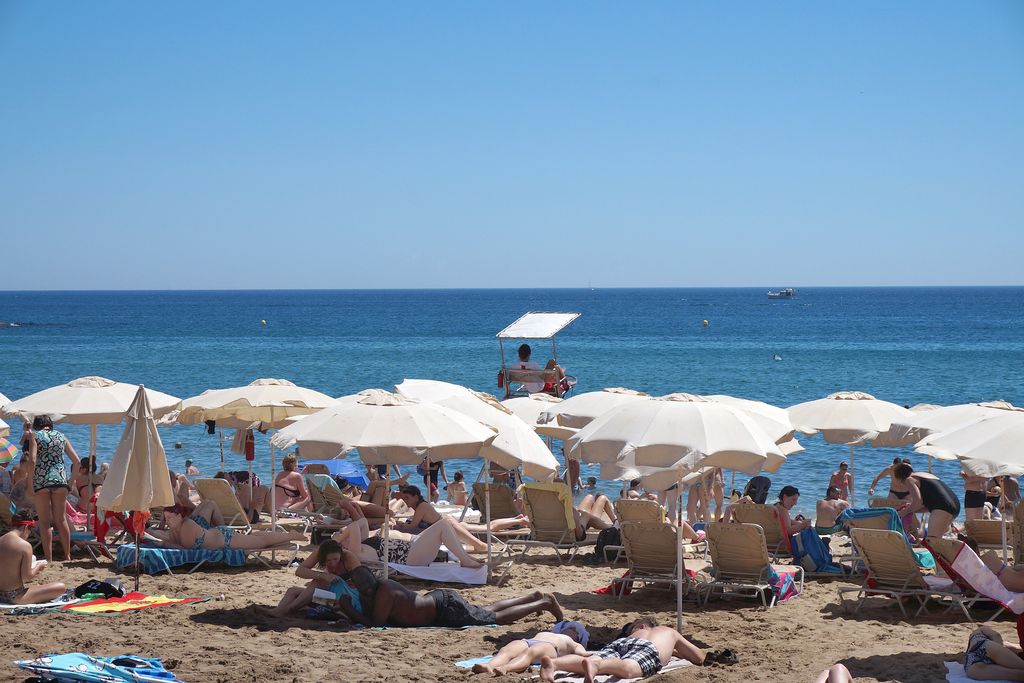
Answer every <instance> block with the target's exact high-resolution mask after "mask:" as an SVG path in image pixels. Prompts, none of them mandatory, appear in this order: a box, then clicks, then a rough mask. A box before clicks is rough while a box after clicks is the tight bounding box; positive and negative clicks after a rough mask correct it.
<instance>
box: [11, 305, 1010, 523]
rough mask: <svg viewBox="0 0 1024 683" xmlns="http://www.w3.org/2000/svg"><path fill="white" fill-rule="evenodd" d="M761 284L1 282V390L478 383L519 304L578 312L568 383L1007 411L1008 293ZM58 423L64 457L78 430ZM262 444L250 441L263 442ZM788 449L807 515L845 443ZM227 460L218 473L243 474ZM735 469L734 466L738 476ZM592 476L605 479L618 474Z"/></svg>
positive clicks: (183, 451) (862, 454)
mask: <svg viewBox="0 0 1024 683" xmlns="http://www.w3.org/2000/svg"><path fill="white" fill-rule="evenodd" d="M765 291H766V290H765V289H598V290H590V289H554V290H545V289H521V290H490V289H488V290H408V291H396V290H376V291H371V290H363V291H349V290H344V291H238V292H224V291H217V292H204V291H189V292H164V291H161V292H6V293H2V294H0V321H5V322H16V323H18V326H17V327H6V326H0V393H3V394H6V395H7V396H8V397H9V398H11V399H17V398H20V397H22V396H25V395H27V394H30V393H32V392H35V391H38V390H40V389H44V388H46V387H49V386H52V385H54V384H57V383H61V382H65V381H68V380H70V379H73V378H75V377H80V376H83V375H102V376H105V377H109V378H111V379H116V380H119V381H125V382H134V383H143V384H145V385H147V386H149V387H152V388H154V389H158V390H160V391H164V392H167V393H170V394H173V395H175V396H180V397H183V398H184V397H188V396H193V395H195V394H198V393H200V392H201V391H203V390H205V389H209V388H218V387H226V386H236V385H240V384H246V383H248V382H250V381H252V380H253V379H255V378H257V377H279V378H286V379H289V380H291V381H293V382H295V383H296V384H300V385H304V386H308V387H311V388H314V389H317V390H319V391H323V392H325V393H327V394H330V395H332V396H341V395H344V394H350V393H353V392H355V391H358V390H361V389H364V388H368V387H384V388H391V386H392V385H394V384H395V383H398V382H401V381H402V379H403V378H406V377H410V378H411V377H418V378H432V379H440V380H445V381H451V382H457V383H460V384H465V385H468V386H472V387H474V388H476V389H480V390H483V391H490V392H492V393H494V392H497V391H498V389H497V387H496V386H495V376H496V372H497V368H498V366H499V345H498V341H497V339H496V338H495V334H496V333H497V332H498V330H500V329H502V328H503V327H504V326H505V325H507V324H508V323H510V322H511V321H513V320H514V319H515V318H517V317H518V316H519V315H521V314H522V313H524V312H526V311H531V310H543V311H578V312H581V313H582V316H581V317H580V318H579V320H577V321H576V323H574V324H573V325H572V326H570V327H569V328H568V329H566V330H565V331H563V333H562V334H560V335H559V336H558V338H557V355H558V359H559V361H560V362H561V363H562V365H563V366H565V367H566V368H567V370H568V371H569V372H570V373H572V374H574V375H576V376H577V377H578V378H579V387H578V390H579V391H588V390H595V389H600V388H602V387H612V386H625V387H631V388H634V389H640V390H643V391H647V392H649V393H651V394H663V393H668V392H671V391H686V392H691V393H721V394H732V395H735V396H742V397H746V398H752V399H757V400H762V401H767V402H769V403H773V404H775V405H779V406H789V405H792V404H794V403H798V402H801V401H806V400H810V399H814V398H819V397H822V396H825V395H826V394H829V393H831V392H834V391H839V390H860V391H866V392H869V393H871V394H874V395H875V396H876V397H878V398H883V399H886V400H889V401H893V402H896V403H900V404H906V405H913V404H915V403H920V402H926V403H938V404H951V403H962V402H967V401H984V400H993V399H1004V400H1008V401H1011V402H1013V403H1016V404H1018V405H1021V404H1024V288H986V287H977V288H831V289H830V288H813V289H801V290H800V291H799V294H798V297H797V298H795V299H792V300H769V299H768V298H767V297H766V295H765ZM261 320H266V321H267V324H266V325H263V324H261ZM704 320H707V321H708V324H707V326H704V325H703V322H702V321H704ZM534 349H535V350H534V357H535V360H538V361H540V362H543V361H544V360H546V359H547V358H548V357H549V356H550V353H551V349H550V345H549V344H548V343H547V342H536V343H535V344H534ZM506 353H514V349H513V348H512V347H509V348H508V349H506ZM776 355H777V356H778V357H781V360H774V359H773V358H774V357H775V356H776ZM15 429H17V425H15ZM66 432H67V433H68V434H69V436H70V437H71V438H72V440H73V443H74V444H75V445H76V447H77V448H78V449H79V452H82V453H84V452H85V451H86V450H87V446H88V432H87V431H86V429H85V428H81V427H73V426H70V427H68V428H67V429H66ZM161 433H162V435H163V439H164V443H165V446H166V447H167V453H168V459H169V463H170V464H171V466H172V467H180V466H181V464H182V462H183V461H184V459H185V458H186V457H187V458H192V459H193V460H195V461H196V463H197V464H198V466H199V468H200V469H201V470H202V471H203V472H204V474H212V473H213V472H214V471H215V470H216V469H217V464H218V462H219V451H218V445H217V439H216V437H211V436H206V435H205V431H204V430H203V429H202V428H201V427H199V426H196V427H174V428H171V429H168V430H162V432H161ZM119 435H120V428H119V427H101V428H100V430H99V453H100V459H101V461H102V460H104V459H109V458H110V456H111V455H112V454H113V450H114V448H115V447H116V445H117V441H118V438H119ZM262 439H263V438H262V437H261V441H260V442H259V444H258V447H259V448H262V449H263V450H262V452H263V453H266V452H267V446H266V442H265V440H262ZM176 442H177V443H180V445H181V448H180V449H176V448H174V444H175V443H176ZM802 442H803V443H804V445H805V446H806V447H807V450H806V451H805V452H803V453H800V454H797V455H795V456H793V457H792V458H791V460H790V462H787V463H786V464H785V465H784V466H783V467H782V469H781V470H780V471H779V472H778V473H777V474H776V475H774V476H773V477H772V479H773V482H774V483H773V492H775V491H777V490H778V487H779V486H781V485H783V484H794V485H796V486H798V487H799V488H800V489H801V490H802V491H804V492H805V493H807V494H808V495H805V496H804V497H803V499H802V500H801V504H800V506H799V508H800V509H802V510H804V511H809V510H812V509H813V502H814V499H815V498H816V497H817V496H818V495H819V494H820V492H821V491H822V490H823V489H824V486H825V484H826V482H827V479H828V476H829V474H830V473H831V472H832V471H833V470H834V468H835V466H836V465H837V464H838V462H839V461H841V460H844V459H847V458H848V455H849V451H848V449H847V447H845V446H842V445H831V444H825V443H824V441H823V440H822V439H821V437H820V436H816V437H810V438H806V439H803V440H802ZM556 445H557V444H556ZM897 454H899V455H904V456H909V457H911V459H912V460H913V461H914V464H915V467H917V468H919V469H923V468H924V467H925V466H926V462H925V460H926V459H925V458H924V457H923V456H916V455H914V454H913V453H912V452H911V451H909V450H898V451H894V450H886V449H871V448H859V449H858V450H857V454H856V474H857V482H858V490H859V497H860V500H861V501H863V500H864V494H865V493H866V488H867V484H868V483H870V480H871V478H873V477H874V475H875V474H876V473H877V472H878V471H879V470H880V469H881V468H882V467H884V466H885V465H886V464H888V463H889V462H891V460H892V458H893V457H894V455H897ZM558 455H559V458H560V457H561V456H560V454H558ZM230 457H233V458H234V461H233V462H234V464H235V466H236V468H237V469H243V468H244V467H245V462H244V460H243V459H242V458H240V457H238V456H230V455H229V458H230ZM267 460H268V458H267V457H266V456H262V457H260V458H258V461H257V463H256V466H257V469H258V470H260V471H261V473H265V474H269V464H268V462H267ZM230 465H231V463H229V468H230ZM456 469H463V470H464V471H465V472H466V475H467V478H469V479H473V478H474V477H475V475H476V472H477V471H478V469H479V463H478V462H456V463H451V464H449V465H448V470H449V474H450V473H451V472H453V471H454V470H456ZM596 470H597V468H596V467H595V468H593V469H592V470H591V471H590V472H589V473H590V474H594V475H596V474H597V471H596ZM935 471H936V472H937V473H938V474H940V475H941V476H942V477H943V478H944V479H946V481H947V482H949V483H950V485H951V486H952V487H953V488H954V490H956V491H958V492H962V488H963V487H962V482H961V480H960V478H959V476H958V472H959V468H958V467H957V465H956V463H955V462H954V463H937V464H936V467H935ZM587 474H588V472H587V468H586V467H585V468H584V476H586V475H587ZM746 478H747V477H745V476H742V475H741V476H738V477H737V480H736V481H737V487H738V488H739V487H740V486H741V485H742V483H743V482H745V481H746ZM884 486H885V484H882V487H883V488H884ZM601 488H602V490H605V491H609V492H612V491H615V490H617V488H618V484H615V483H611V482H607V483H605V482H603V483H602V484H601Z"/></svg>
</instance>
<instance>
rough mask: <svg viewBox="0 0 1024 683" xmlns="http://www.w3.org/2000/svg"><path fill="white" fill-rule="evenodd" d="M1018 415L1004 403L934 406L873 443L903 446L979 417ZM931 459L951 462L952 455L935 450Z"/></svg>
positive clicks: (894, 425) (897, 423)
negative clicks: (935, 458)
mask: <svg viewBox="0 0 1024 683" xmlns="http://www.w3.org/2000/svg"><path fill="white" fill-rule="evenodd" d="M1014 412H1016V413H1022V414H1024V409H1021V408H1017V407H1016V406H1014V405H1013V404H1011V403H1007V402H1006V401H990V402H987V403H964V404H960V405H954V406H945V407H936V408H933V409H930V410H924V411H920V412H912V413H911V415H910V417H909V418H907V419H906V420H898V421H895V422H893V423H892V424H891V425H890V426H889V429H888V430H887V431H886V432H885V433H883V434H879V436H878V438H876V439H875V440H874V441H873V443H874V444H875V445H885V446H907V445H910V444H914V443H917V442H919V441H920V440H921V439H924V438H925V437H927V436H931V435H932V434H939V433H942V432H950V431H953V430H956V429H959V428H960V427H966V426H967V425H969V424H973V423H974V422H977V421H978V420H979V419H981V418H986V417H998V416H1000V415H1007V414H1011V413H1014ZM933 457H937V458H938V459H940V460H952V459H953V457H954V456H949V455H947V454H944V453H943V452H942V451H936V454H935V455H933Z"/></svg>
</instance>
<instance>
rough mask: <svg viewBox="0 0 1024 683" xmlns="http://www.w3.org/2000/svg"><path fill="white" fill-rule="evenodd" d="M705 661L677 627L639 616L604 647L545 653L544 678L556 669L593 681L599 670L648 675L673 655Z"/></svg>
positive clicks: (629, 675)
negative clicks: (556, 654)
mask: <svg viewBox="0 0 1024 683" xmlns="http://www.w3.org/2000/svg"><path fill="white" fill-rule="evenodd" d="M673 655H674V656H676V657H679V658H681V659H686V660H688V661H690V662H693V663H694V664H697V665H703V664H704V653H703V652H702V651H701V650H700V649H699V648H698V647H697V646H696V645H694V644H693V643H691V642H690V641H688V640H687V639H686V638H683V636H681V635H680V634H679V632H678V631H676V630H675V629H673V628H669V627H667V626H657V625H655V623H654V621H653V620H651V619H637V620H636V621H634V622H632V623H631V624H627V625H626V626H625V628H623V629H622V635H621V637H619V639H618V640H613V641H612V642H611V643H609V644H608V645H607V646H606V647H605V648H604V649H603V650H599V651H597V652H593V653H590V654H587V655H578V654H572V655H565V656H563V657H556V658H551V657H546V656H545V657H541V660H540V678H541V680H542V681H554V680H555V672H556V671H570V672H572V673H578V674H583V680H584V681H585V682H586V683H593V681H594V677H595V676H597V675H599V674H609V675H612V676H618V677H619V678H647V677H648V676H653V675H654V674H656V673H658V672H659V671H661V667H663V666H665V665H666V664H668V662H669V660H670V659H672V657H673Z"/></svg>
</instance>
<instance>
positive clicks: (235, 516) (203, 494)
mask: <svg viewBox="0 0 1024 683" xmlns="http://www.w3.org/2000/svg"><path fill="white" fill-rule="evenodd" d="M195 487H196V491H198V492H199V498H200V499H202V500H208V501H210V502H212V503H213V504H214V505H216V506H217V509H218V510H220V514H221V516H222V517H224V524H225V525H226V526H229V527H232V528H234V529H241V530H243V531H245V532H246V533H248V532H250V531H252V529H253V526H252V524H250V522H249V516H248V515H247V514H246V513H245V508H243V507H242V504H241V503H240V502H238V496H236V495H235V491H234V489H232V488H231V484H230V483H229V482H228V480H227V479H196V482H195Z"/></svg>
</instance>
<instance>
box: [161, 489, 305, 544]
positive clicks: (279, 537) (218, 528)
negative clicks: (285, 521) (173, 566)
mask: <svg viewBox="0 0 1024 683" xmlns="http://www.w3.org/2000/svg"><path fill="white" fill-rule="evenodd" d="M164 521H165V522H166V523H167V531H166V532H161V531H156V530H149V531H147V532H146V533H147V534H149V535H151V536H153V537H154V538H156V539H158V540H160V541H163V543H164V544H165V545H169V546H172V547H177V548H184V549H186V550H199V549H205V550H231V549H232V548H235V549H239V550H264V549H266V548H272V547H274V546H277V545H281V544H283V543H288V542H291V541H305V540H306V535H305V534H303V533H302V532H298V531H253V532H251V533H248V534H236V533H235V530H234V529H232V528H231V527H228V526H224V518H223V517H222V516H221V514H220V511H219V510H218V509H217V506H216V505H214V504H213V503H212V502H210V501H203V502H202V503H200V504H199V505H198V506H197V507H196V509H195V510H192V511H191V512H190V511H189V510H187V509H185V508H183V507H181V506H180V505H174V506H172V507H169V508H164Z"/></svg>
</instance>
